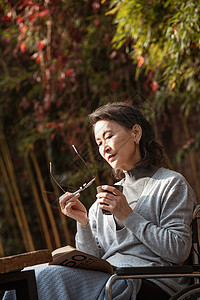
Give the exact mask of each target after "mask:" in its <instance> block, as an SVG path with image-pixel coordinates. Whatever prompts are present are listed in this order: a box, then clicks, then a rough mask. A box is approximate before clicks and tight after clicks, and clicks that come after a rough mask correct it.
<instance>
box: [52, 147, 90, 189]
mask: <svg viewBox="0 0 200 300" xmlns="http://www.w3.org/2000/svg"><path fill="white" fill-rule="evenodd" d="M72 148H73V149H74V151H75V152H76V154H77V155H78V156H79V157H80V159H81V160H82V161H83V163H84V164H85V165H86V167H88V166H87V164H86V162H85V160H84V159H83V158H82V156H81V155H80V154H79V153H78V151H77V149H76V147H75V146H74V145H72ZM49 172H50V176H51V178H52V179H53V181H54V182H55V183H56V184H57V186H58V187H59V188H60V189H61V190H62V191H63V192H64V193H66V191H65V190H64V189H63V188H62V186H61V185H60V184H59V183H58V181H57V180H56V178H55V176H54V175H53V169H52V163H51V162H50V163H49ZM95 180H96V178H95V177H94V176H93V178H92V179H91V180H90V181H89V182H87V183H84V184H83V185H82V186H80V187H79V189H78V190H76V191H75V192H73V194H74V195H77V194H78V193H81V192H83V191H84V190H86V189H87V188H88V187H89V186H91V184H92V183H93V182H94V181H95Z"/></svg>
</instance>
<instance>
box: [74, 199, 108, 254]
mask: <svg viewBox="0 0 200 300" xmlns="http://www.w3.org/2000/svg"><path fill="white" fill-rule="evenodd" d="M95 205H96V203H94V204H93V205H92V207H91V208H90V210H89V223H88V224H87V225H86V226H81V225H80V224H78V223H77V233H76V237H75V241H76V248H77V249H79V250H81V251H84V252H86V253H89V254H91V255H94V256H97V257H102V255H103V253H102V249H101V247H100V245H99V243H98V239H97V234H96V226H97V224H96V220H97V216H96V215H95V209H94V206H95Z"/></svg>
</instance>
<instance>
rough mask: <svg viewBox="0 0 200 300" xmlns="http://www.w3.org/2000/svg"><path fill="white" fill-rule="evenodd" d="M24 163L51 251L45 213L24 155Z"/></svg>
mask: <svg viewBox="0 0 200 300" xmlns="http://www.w3.org/2000/svg"><path fill="white" fill-rule="evenodd" d="M25 164H26V169H27V171H28V175H29V178H30V182H31V187H32V191H33V195H34V200H35V203H36V207H37V210H38V213H39V217H40V221H41V224H42V229H43V233H44V237H45V240H46V244H47V248H48V249H50V250H51V251H52V250H53V246H52V243H51V238H50V235H49V231H48V226H47V222H46V219H45V215H44V212H43V209H42V205H41V203H40V197H39V195H38V190H37V187H36V184H35V180H34V176H33V172H32V170H31V166H30V163H29V159H28V157H27V156H26V157H25Z"/></svg>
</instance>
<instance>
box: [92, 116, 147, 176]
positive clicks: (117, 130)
mask: <svg viewBox="0 0 200 300" xmlns="http://www.w3.org/2000/svg"><path fill="white" fill-rule="evenodd" d="M141 130H142V129H141V127H140V126H139V125H138V124H136V125H134V126H133V128H132V129H131V130H129V129H126V128H124V127H123V126H121V125H119V124H118V123H117V122H115V121H107V120H100V121H98V122H97V123H96V124H95V125H94V135H95V140H96V143H97V145H98V147H99V152H100V154H101V156H102V157H103V158H104V159H105V160H106V161H107V162H108V163H109V164H110V166H111V167H112V168H117V169H121V170H123V171H128V170H131V169H133V168H134V166H135V164H136V163H137V162H138V161H139V160H140V159H141V155H140V148H139V140H140V138H141ZM136 141H137V142H138V143H136Z"/></svg>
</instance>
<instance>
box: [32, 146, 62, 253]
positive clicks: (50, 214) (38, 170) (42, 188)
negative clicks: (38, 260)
mask: <svg viewBox="0 0 200 300" xmlns="http://www.w3.org/2000/svg"><path fill="white" fill-rule="evenodd" d="M30 156H31V159H32V161H33V164H34V167H35V171H36V174H37V177H38V181H39V185H40V189H41V192H42V197H43V200H44V204H45V207H46V210H47V214H48V217H49V220H50V223H51V226H52V231H53V234H54V238H55V243H56V247H57V248H59V247H61V242H60V237H59V234H58V230H57V227H56V222H55V219H54V216H53V213H52V210H51V207H50V205H49V203H48V198H47V196H46V194H45V193H44V190H45V186H44V181H43V179H42V174H41V171H40V168H39V165H38V162H37V159H36V157H35V154H34V152H33V150H31V151H30Z"/></svg>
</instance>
